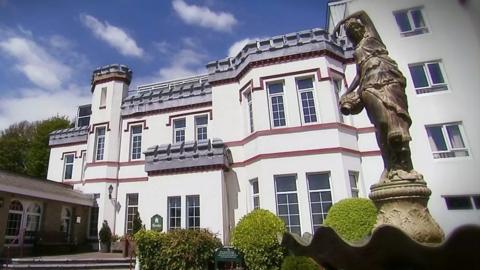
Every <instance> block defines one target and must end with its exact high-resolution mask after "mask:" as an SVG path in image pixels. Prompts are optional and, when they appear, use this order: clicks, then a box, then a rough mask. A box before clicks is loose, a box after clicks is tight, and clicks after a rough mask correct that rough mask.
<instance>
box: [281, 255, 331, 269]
mask: <svg viewBox="0 0 480 270" xmlns="http://www.w3.org/2000/svg"><path fill="white" fill-rule="evenodd" d="M321 269H323V268H322V267H321V266H320V265H318V264H317V263H316V262H315V261H314V260H313V259H311V258H308V257H303V256H287V257H285V259H284V260H283V263H282V270H321Z"/></svg>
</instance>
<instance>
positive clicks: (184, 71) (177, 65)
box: [158, 49, 206, 81]
mask: <svg viewBox="0 0 480 270" xmlns="http://www.w3.org/2000/svg"><path fill="white" fill-rule="evenodd" d="M205 58H206V56H205V55H204V54H201V53H198V52H196V51H193V50H191V49H182V50H180V51H179V52H178V53H176V54H175V55H174V57H173V59H172V61H171V65H170V66H167V67H164V68H161V69H160V70H159V71H158V75H159V80H160V81H165V80H174V79H178V78H182V77H188V76H193V75H198V74H202V73H205V68H204V67H203V64H204V60H205Z"/></svg>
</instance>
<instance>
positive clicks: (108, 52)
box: [0, 0, 326, 129]
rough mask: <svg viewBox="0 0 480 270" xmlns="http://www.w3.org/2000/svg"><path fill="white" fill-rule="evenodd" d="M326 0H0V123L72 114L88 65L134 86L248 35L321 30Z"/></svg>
mask: <svg viewBox="0 0 480 270" xmlns="http://www.w3.org/2000/svg"><path fill="white" fill-rule="evenodd" d="M325 16H326V0H302V1H291V0H276V1H274V0H262V1H253V0H252V1H246V0H231V1H220V0H201V1H193V0H162V1H160V0H148V1H147V0H145V1H134V0H102V1H95V0H82V1H73V0H64V1H61V0H42V1H37V0H28V1H27V0H15V1H13V0H0V63H1V66H2V68H1V69H0V91H1V95H0V129H4V128H6V127H8V125H10V124H12V123H14V122H18V121H21V120H30V121H32V120H38V119H44V118H47V117H50V116H54V115H67V116H69V117H71V118H72V117H73V116H74V115H75V113H76V107H77V106H78V105H81V104H86V103H89V102H90V91H89V90H90V88H89V84H90V76H91V72H92V71H93V70H94V69H95V68H96V67H99V66H102V65H107V64H112V63H120V64H126V65H128V66H129V67H130V68H131V69H132V70H133V77H134V80H133V82H132V85H131V89H134V88H135V86H137V85H141V84H145V83H151V82H157V81H162V80H169V79H175V78H180V77H185V76H189V75H193V74H199V73H205V72H206V71H205V64H206V63H207V62H208V61H212V60H217V59H221V58H225V57H227V56H228V55H231V54H233V53H235V52H236V51H238V50H239V49H241V47H242V45H243V44H244V43H245V42H246V41H248V40H252V39H257V38H263V37H271V36H275V35H279V34H285V33H290V32H295V31H300V30H304V29H310V28H315V27H320V28H324V27H325Z"/></svg>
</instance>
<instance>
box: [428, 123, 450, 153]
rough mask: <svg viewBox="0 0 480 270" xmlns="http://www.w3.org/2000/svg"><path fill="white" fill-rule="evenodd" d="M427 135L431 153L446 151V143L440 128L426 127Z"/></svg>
mask: <svg viewBox="0 0 480 270" xmlns="http://www.w3.org/2000/svg"><path fill="white" fill-rule="evenodd" d="M427 133H428V139H429V141H430V146H431V147H432V151H447V143H446V142H445V138H443V132H442V127H441V126H436V127H427Z"/></svg>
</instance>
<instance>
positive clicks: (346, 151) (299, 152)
mask: <svg viewBox="0 0 480 270" xmlns="http://www.w3.org/2000/svg"><path fill="white" fill-rule="evenodd" d="M318 154H347V155H348V154H350V155H355V156H362V157H363V156H378V155H381V152H380V151H375V150H374V151H365V152H360V151H357V150H353V149H350V148H345V147H331V148H320V149H308V150H297V151H288V152H277V153H267V154H259V155H256V156H253V157H251V158H249V159H246V160H244V161H240V162H235V163H233V164H232V167H233V168H237V167H245V166H247V165H250V164H252V163H255V162H257V161H260V160H263V159H273V158H284V157H297V156H306V155H318Z"/></svg>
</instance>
